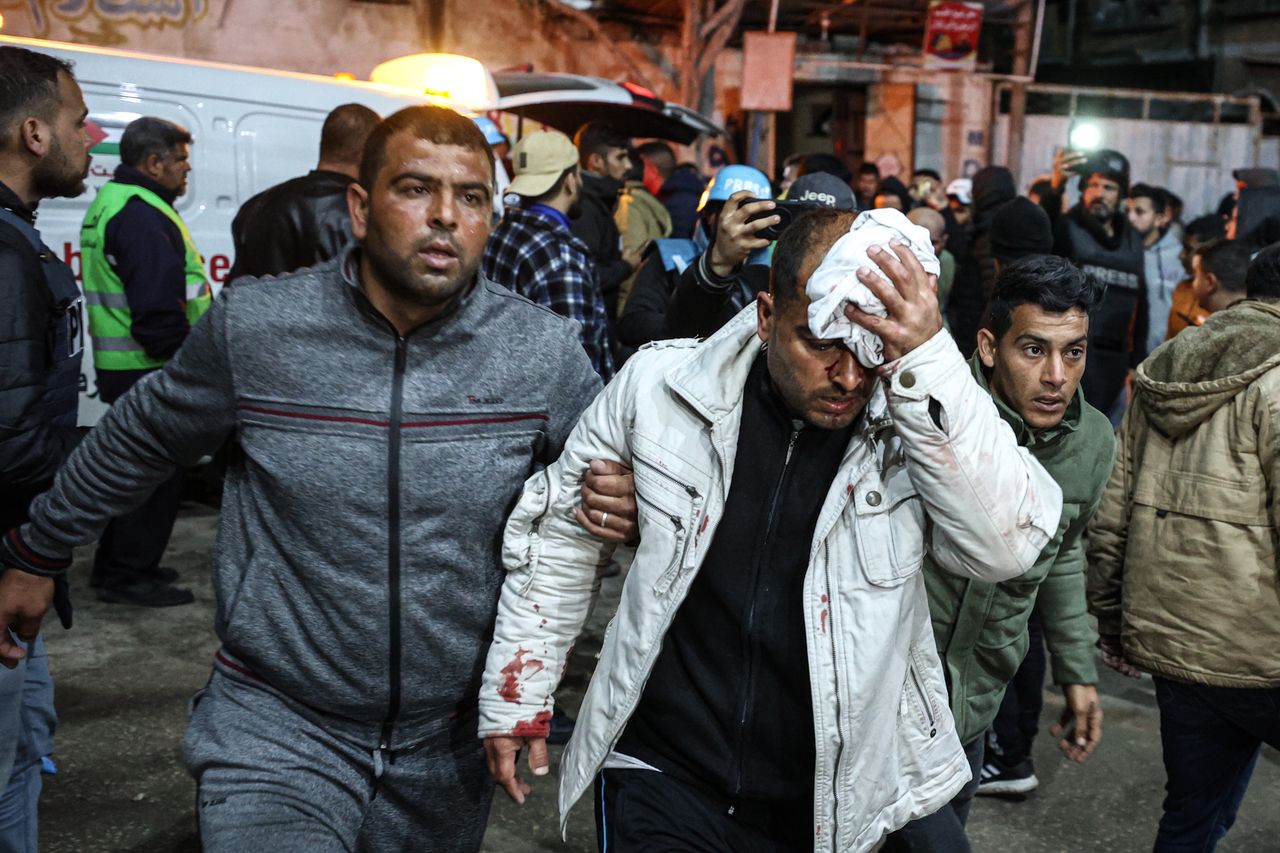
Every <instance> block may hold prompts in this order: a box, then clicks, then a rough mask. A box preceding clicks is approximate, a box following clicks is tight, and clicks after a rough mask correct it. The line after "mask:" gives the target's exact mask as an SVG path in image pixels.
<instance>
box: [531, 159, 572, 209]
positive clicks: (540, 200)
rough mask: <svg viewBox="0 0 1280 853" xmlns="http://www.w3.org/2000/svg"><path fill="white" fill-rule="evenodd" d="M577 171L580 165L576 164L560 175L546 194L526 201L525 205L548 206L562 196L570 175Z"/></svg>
mask: <svg viewBox="0 0 1280 853" xmlns="http://www.w3.org/2000/svg"><path fill="white" fill-rule="evenodd" d="M577 171H578V164H577V163H574V164H573V165H572V166H570V167H569V168H567V169H565V170H564V171H563V172H561V173H560V177H558V178H556V182H555V183H554V184H552V185H551V187H550V189H548V190H547V191H546V192H544V193H543V194H542V195H540V196H536V197H534V198H527V199H525V200H524V203H525V204H547V203H548V202H550V201H552V200H553V199H555V197H556V196H558V195H560V191H561V190H562V189H564V182H565V181H566V180H567V179H568V177H569V176H570V175H573V174H576V173H577Z"/></svg>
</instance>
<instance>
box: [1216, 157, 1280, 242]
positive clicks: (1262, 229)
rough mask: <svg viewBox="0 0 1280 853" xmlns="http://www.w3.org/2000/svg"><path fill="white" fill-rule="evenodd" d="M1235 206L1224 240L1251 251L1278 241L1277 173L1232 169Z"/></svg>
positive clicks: (1279, 195) (1279, 187) (1279, 179)
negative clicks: (1236, 242) (1235, 242)
mask: <svg viewBox="0 0 1280 853" xmlns="http://www.w3.org/2000/svg"><path fill="white" fill-rule="evenodd" d="M1232 175H1233V176H1234V177H1235V179H1236V187H1237V188H1238V190H1237V192H1236V203H1235V206H1234V207H1233V208H1232V209H1231V214H1230V215H1229V216H1228V218H1227V226H1226V233H1227V239H1228V240H1240V241H1241V242H1243V243H1244V244H1245V245H1246V246H1248V247H1249V248H1250V249H1251V250H1253V251H1255V252H1256V251H1258V250H1259V249H1261V248H1263V247H1264V246H1268V245H1270V244H1271V243H1274V242H1276V241H1277V240H1280V173H1277V172H1276V170H1275V169H1236V170H1235V171H1234V172H1232Z"/></svg>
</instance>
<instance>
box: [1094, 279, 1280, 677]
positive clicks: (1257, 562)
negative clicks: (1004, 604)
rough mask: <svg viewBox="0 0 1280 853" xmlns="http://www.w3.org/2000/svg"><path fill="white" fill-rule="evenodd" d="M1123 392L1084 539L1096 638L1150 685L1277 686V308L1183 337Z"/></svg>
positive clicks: (1265, 307)
mask: <svg viewBox="0 0 1280 853" xmlns="http://www.w3.org/2000/svg"><path fill="white" fill-rule="evenodd" d="M1136 387H1137V393H1136V394H1135V396H1134V401H1133V405H1132V406H1131V407H1130V409H1129V412H1128V414H1126V415H1125V418H1124V422H1123V423H1122V424H1121V426H1120V441H1119V443H1118V445H1117V448H1116V464H1115V468H1114V469H1113V470H1112V473H1111V479H1110V481H1109V482H1108V483H1107V488H1106V492H1105V493H1104V495H1103V499H1102V503H1101V505H1100V506H1099V508H1098V511H1097V514H1096V515H1095V516H1094V518H1093V523H1092V525H1091V526H1090V528H1089V533H1090V544H1089V609H1090V611H1091V612H1092V613H1093V614H1094V615H1095V616H1097V618H1098V628H1099V632H1100V633H1102V634H1103V635H1106V634H1119V635H1121V638H1122V640H1123V643H1124V650H1125V654H1126V656H1127V657H1128V658H1129V659H1130V660H1131V661H1132V662H1133V663H1134V664H1136V665H1137V666H1139V667H1141V668H1143V669H1145V670H1148V671H1150V672H1153V673H1159V674H1161V675H1166V676H1169V677H1172V678H1177V679H1181V680H1184V681H1190V682H1196V683H1200V684H1211V685H1217V686H1222V687H1276V686H1280V587H1278V584H1277V571H1276V531H1277V521H1278V518H1277V513H1278V511H1280V510H1278V508H1277V503H1278V502H1277V497H1280V496H1278V495H1277V492H1276V490H1277V484H1280V467H1278V466H1280V453H1277V450H1278V448H1277V443H1278V442H1280V306H1276V305H1272V304H1269V303H1262V302H1255V301H1245V302H1240V303H1237V304H1236V305H1234V306H1232V307H1231V308H1229V309H1227V310H1226V311H1221V312H1219V313H1217V314H1214V315H1213V316H1212V317H1210V318H1209V319H1208V320H1207V321H1206V322H1205V324H1204V325H1203V326H1201V327H1199V328H1190V329H1187V330H1185V331H1183V332H1182V333H1181V334H1179V335H1178V337H1176V338H1175V339H1173V340H1172V341H1169V342H1167V343H1165V344H1164V345H1163V346H1161V347H1160V348H1159V349H1157V350H1156V351H1155V353H1153V354H1152V356H1151V357H1150V358H1149V359H1147V361H1145V362H1143V363H1142V365H1140V366H1139V367H1138V374H1137V386H1136Z"/></svg>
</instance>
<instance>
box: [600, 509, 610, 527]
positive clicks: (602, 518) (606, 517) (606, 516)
mask: <svg viewBox="0 0 1280 853" xmlns="http://www.w3.org/2000/svg"><path fill="white" fill-rule="evenodd" d="M608 520H609V513H607V512H606V513H603V514H602V515H601V516H600V526H601V527H604V526H605V522H607V521H608Z"/></svg>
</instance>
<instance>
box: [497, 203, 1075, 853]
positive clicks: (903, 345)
mask: <svg viewBox="0 0 1280 853" xmlns="http://www.w3.org/2000/svg"><path fill="white" fill-rule="evenodd" d="M877 213H878V214H882V213H883V211H880V212H877ZM858 221H861V222H864V223H866V222H873V223H874V226H869V225H865V224H864V225H863V226H860V227H857V228H853V226H855V225H856V224H857V223H856V222H855V219H854V216H853V215H852V214H851V213H847V212H842V211H835V210H819V211H813V212H809V213H805V214H803V215H801V216H799V217H797V218H796V220H795V222H794V223H793V224H792V225H791V227H790V228H788V229H787V230H786V231H785V232H784V233H783V235H782V237H781V239H780V240H779V241H778V244H777V247H776V249H775V251H774V255H773V261H772V268H771V275H770V287H769V291H768V292H765V293H761V294H760V296H759V298H758V300H757V301H756V303H754V304H752V305H750V306H748V307H747V308H745V309H744V310H743V311H742V313H740V314H739V315H738V316H737V317H736V318H735V319H734V320H732V321H730V322H729V323H728V324H727V325H726V326H724V327H723V328H722V329H721V330H720V331H719V332H717V333H716V334H715V335H713V336H712V337H710V338H708V339H707V340H706V341H701V342H699V341H697V340H692V339H690V340H677V341H664V342H660V343H656V344H653V345H650V346H648V347H645V348H643V349H641V350H640V351H639V353H637V354H636V355H635V356H634V357H633V358H632V359H631V360H630V361H629V362H628V363H627V365H626V366H625V368H624V369H623V370H622V371H621V373H619V374H618V376H617V377H615V378H614V380H613V381H612V382H611V383H610V384H609V385H608V386H607V387H606V388H605V389H604V391H603V392H602V393H601V394H600V396H599V397H598V398H597V399H596V400H595V401H594V402H593V403H592V404H591V405H590V406H589V407H588V408H587V410H586V411H585V412H584V413H583V415H582V417H581V419H580V421H579V423H578V425H577V426H576V427H575V428H574V430H573V432H572V434H571V435H570V437H569V439H568V441H567V443H566V444H565V449H564V452H563V453H562V455H561V457H560V458H559V460H557V461H556V462H555V463H554V464H553V465H551V466H550V467H549V468H547V469H546V470H544V471H541V472H538V473H537V474H535V475H534V476H533V477H531V478H530V479H529V480H528V482H527V483H526V484H525V490H524V493H523V495H522V496H521V498H520V500H519V502H518V504H517V505H516V507H515V509H514V511H513V512H512V514H511V518H510V520H509V522H508V525H507V530H506V534H505V537H504V542H503V562H504V565H505V568H506V570H507V577H506V580H505V583H504V586H503V591H502V595H501V598H500V601H499V605H498V617H497V622H496V624H495V628H494V639H493V645H492V647H491V648H490V650H489V655H488V659H487V663H486V667H485V672H484V676H483V680H482V685H481V690H480V695H479V711H480V726H479V734H480V736H481V737H482V738H484V739H485V747H486V752H487V755H488V758H489V766H490V771H491V773H492V774H493V777H494V779H495V781H496V782H497V783H498V784H499V785H501V786H502V787H503V789H504V790H505V791H506V792H507V793H508V794H509V795H510V796H511V797H512V798H514V799H516V800H517V801H520V802H523V801H524V798H525V796H526V795H527V794H529V793H530V791H531V788H530V786H529V785H528V784H527V782H526V781H525V780H524V779H522V778H521V777H520V775H519V774H518V773H517V770H516V758H517V755H518V754H519V753H520V751H521V750H522V749H527V750H528V754H529V766H530V769H531V770H532V771H533V773H534V775H545V774H546V773H547V772H548V771H549V762H548V754H547V746H546V740H545V738H546V735H547V730H548V724H549V721H550V718H551V713H552V706H553V702H554V699H553V694H554V692H555V689H556V686H557V684H558V683H559V681H560V678H561V676H562V675H563V673H564V671H565V666H566V662H567V658H568V656H569V654H570V652H571V650H572V645H573V641H574V640H575V639H576V637H577V635H578V633H579V631H580V630H581V628H582V624H583V621H584V619H585V618H586V615H587V612H588V609H589V607H590V604H591V601H592V598H593V595H594V592H595V590H596V588H597V587H598V584H599V580H598V577H599V573H600V571H601V570H602V568H603V567H604V566H605V565H607V564H608V562H609V560H610V558H611V556H612V553H613V548H614V547H615V545H616V542H614V541H610V539H609V538H607V536H606V533H607V532H611V531H613V530H614V529H615V528H614V527H611V525H616V524H618V522H617V521H615V520H614V519H613V518H611V517H607V516H606V517H602V516H603V515H604V513H602V512H600V511H598V510H595V509H589V508H588V509H584V507H583V506H582V505H581V504H580V498H579V494H580V489H581V487H582V485H581V484H582V481H583V478H584V476H585V475H586V473H587V472H588V470H589V467H590V466H591V464H592V462H593V460H594V461H595V462H596V464H597V465H599V464H600V463H601V461H607V462H610V463H615V464H620V465H623V466H626V467H627V468H629V469H632V471H633V477H634V500H635V506H636V507H637V508H638V520H639V544H638V545H637V548H636V554H635V559H634V561H633V562H632V564H631V567H630V570H629V572H628V574H627V577H626V580H625V583H624V586H623V590H622V597H621V603H620V604H619V607H618V611H617V613H616V615H615V616H614V618H613V620H612V622H611V623H610V625H609V628H608V630H607V631H606V633H605V638H604V642H603V647H602V649H601V653H600V659H599V661H598V663H597V666H596V669H595V673H594V675H593V677H592V679H591V684H590V687H589V688H588V690H587V693H586V696H585V698H584V700H583V703H582V706H581V709H580V711H579V713H578V719H577V726H576V729H575V731H574V734H573V738H572V740H571V741H570V743H569V746H568V747H567V748H566V750H565V753H564V756H563V759H562V761H561V763H560V768H559V775H560V797H559V801H560V811H561V820H562V828H563V825H564V824H563V822H564V820H565V819H566V816H567V813H568V810H569V809H570V807H572V806H573V804H574V803H576V802H577V801H578V800H579V799H580V798H581V797H582V796H583V795H584V794H585V793H586V792H587V791H588V789H590V788H592V787H593V786H594V806H595V813H596V830H597V833H598V835H599V841H600V845H601V848H602V849H608V850H620V851H672V850H699V851H726V852H727V851H736V852H737V853H741V852H742V851H746V853H751V851H757V850H770V851H776V850H794V851H818V850H821V851H840V853H845V851H865V850H871V849H872V848H873V847H874V846H875V845H876V844H877V843H878V842H879V841H880V839H881V838H883V837H884V835H885V834H886V833H888V832H890V831H892V830H894V829H897V828H898V827H901V826H902V825H904V824H905V823H907V822H908V821H910V820H913V819H915V818H918V817H921V816H924V815H927V814H931V813H932V812H934V811H936V810H937V809H939V808H940V807H942V806H943V805H945V804H946V803H948V802H949V801H950V800H951V798H952V797H953V796H954V794H955V793H956V791H957V790H958V789H959V788H960V787H961V786H962V785H963V784H964V783H965V782H967V781H968V780H969V778H970V776H971V773H972V769H971V767H970V764H969V760H968V759H967V758H966V756H965V753H964V751H963V750H962V749H961V746H960V743H959V740H958V738H957V735H956V731H955V724H954V720H953V719H952V717H951V712H950V710H949V705H948V700H947V691H946V684H945V681H944V677H943V673H942V669H941V666H940V663H939V659H938V654H937V649H936V645H935V642H934V637H933V631H932V627H931V625H930V619H929V609H928V602H927V598H926V594H925V588H924V583H923V576H922V573H921V568H922V562H923V559H924V555H925V553H926V551H927V552H928V553H929V554H930V555H931V556H932V557H933V559H934V560H935V561H936V562H937V563H938V564H939V565H940V566H941V567H943V568H944V569H945V570H946V571H949V572H954V573H956V574H959V575H961V576H964V577H968V578H977V579H981V580H988V581H1001V580H1006V579H1009V578H1013V577H1016V576H1018V575H1020V574H1022V573H1023V572H1025V571H1026V570H1027V569H1028V568H1029V567H1030V566H1031V565H1032V564H1033V563H1034V562H1035V560H1036V558H1037V557H1038V555H1039V553H1040V551H1041V549H1042V548H1043V547H1044V546H1045V544H1046V543H1047V542H1048V541H1049V537H1050V535H1051V534H1052V533H1053V531H1055V530H1056V528H1057V525H1058V519H1059V515H1060V513H1061V509H1062V493H1061V490H1060V489H1059V488H1058V486H1057V484H1056V483H1055V482H1054V481H1053V479H1052V478H1051V477H1050V476H1049V475H1048V474H1047V473H1046V472H1045V470H1044V469H1043V468H1042V467H1041V466H1040V465H1039V463H1037V462H1036V461H1035V460H1034V459H1033V458H1032V457H1031V456H1030V455H1029V454H1028V453H1027V452H1026V451H1025V450H1024V449H1022V448H1020V447H1019V446H1018V442H1017V439H1016V437H1015V436H1014V434H1013V431H1012V430H1011V429H1010V428H1009V426H1008V424H1007V423H1006V422H1005V421H1004V420H1003V419H1002V418H1001V417H1000V414H999V413H998V411H997V410H996V407H995V404H994V403H993V402H992V399H991V396H990V395H989V394H987V393H986V392H985V391H984V390H983V389H982V388H981V387H979V385H978V384H977V383H976V382H975V380H974V378H973V375H972V373H971V371H970V370H969V369H968V368H967V366H966V364H965V362H964V359H963V358H962V357H961V355H960V352H959V350H958V349H957V348H956V345H955V343H954V341H952V339H951V337H950V335H949V334H948V333H947V332H946V331H945V330H944V329H943V327H942V318H941V316H940V313H939V309H938V300H937V288H936V280H935V277H934V276H933V275H932V274H931V273H930V272H929V271H928V268H927V266H926V263H927V262H928V261H930V260H931V253H930V255H927V256H925V258H924V260H923V261H922V259H921V257H919V255H918V251H921V250H926V247H928V245H929V243H928V240H927V237H926V238H925V239H923V240H921V241H920V243H919V244H918V245H914V244H916V239H917V238H916V236H915V233H914V231H912V230H909V229H913V228H914V226H912V225H910V223H907V222H906V220H905V218H903V219H902V220H901V222H900V223H896V222H890V224H889V225H887V226H886V225H885V223H884V222H882V221H877V218H876V217H867V218H866V219H862V220H858ZM872 227H874V228H877V229H878V228H881V227H888V228H893V229H896V236H895V238H894V239H893V240H892V241H891V242H890V243H889V244H888V245H871V246H864V247H863V248H862V249H860V250H858V251H859V252H865V254H866V258H867V260H866V261H862V260H860V255H859V254H858V253H856V252H852V251H851V252H849V253H848V254H846V253H845V251H844V248H843V247H844V246H848V245H849V243H856V242H857V241H858V240H861V239H863V237H864V236H866V235H869V234H871V233H885V232H875V231H866V232H864V231H863V228H872ZM851 228H852V229H853V230H851ZM860 235H863V236H860ZM851 238H852V239H851ZM904 238H905V239H904ZM877 239H878V238H877ZM842 240H848V241H849V242H848V243H843V244H842V242H841V241H842ZM851 258H858V260H851ZM828 263H830V266H827V265H828ZM837 269H838V270H839V272H838V273H833V277H832V281H833V282H834V285H833V286H830V287H826V286H825V285H824V287H826V289H824V290H823V291H822V292H821V293H820V294H818V296H819V299H817V300H815V299H813V298H812V296H813V295H812V294H811V293H810V289H811V288H813V287H816V286H818V285H820V284H821V282H822V281H823V280H825V279H826V274H827V273H826V271H825V270H837ZM820 272H821V273H822V276H819V275H818V273H820ZM815 278H818V279H819V281H818V283H817V284H815V282H814V279H815ZM854 285H857V287H855V286H854ZM859 288H861V290H860V289H859ZM868 294H870V296H873V297H874V299H875V301H876V302H878V304H879V308H877V307H876V306H875V305H873V304H872V301H871V299H870V298H868ZM823 299H829V300H830V302H829V304H830V305H831V306H832V308H831V310H830V311H828V312H827V315H826V316H825V317H824V318H821V319H823V322H822V323H821V324H820V325H819V326H818V327H817V328H815V327H814V325H813V322H812V321H813V318H814V315H813V313H812V310H813V304H814V302H815V301H817V302H821V301H822V300H823ZM859 301H861V305H862V307H861V308H859V307H856V304H857V303H859ZM847 303H848V304H847ZM837 313H838V314H839V315H841V317H842V318H843V319H842V320H841V318H840V317H837V316H835V315H836V314H837ZM843 324H847V325H843ZM855 330H856V332H855ZM864 331H865V332H866V333H869V335H870V336H871V337H874V338H875V341H874V344H873V342H872V341H871V337H863V332H864ZM851 347H852V348H851ZM855 350H865V352H859V356H858V357H855V355H854V351H855ZM864 357H865V361H864ZM868 362H870V363H868ZM605 512H607V510H606V511H605ZM624 514H625V513H624Z"/></svg>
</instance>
